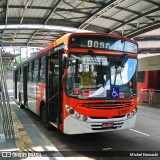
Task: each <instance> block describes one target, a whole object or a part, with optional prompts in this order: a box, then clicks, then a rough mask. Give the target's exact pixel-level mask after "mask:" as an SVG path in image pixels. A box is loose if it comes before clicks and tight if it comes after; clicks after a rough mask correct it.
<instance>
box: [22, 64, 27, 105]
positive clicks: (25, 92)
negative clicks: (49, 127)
mask: <svg viewBox="0 0 160 160" xmlns="http://www.w3.org/2000/svg"><path fill="white" fill-rule="evenodd" d="M27 79H28V67H27V66H24V67H23V96H24V97H23V98H24V106H27V105H28V103H27V102H28V99H27Z"/></svg>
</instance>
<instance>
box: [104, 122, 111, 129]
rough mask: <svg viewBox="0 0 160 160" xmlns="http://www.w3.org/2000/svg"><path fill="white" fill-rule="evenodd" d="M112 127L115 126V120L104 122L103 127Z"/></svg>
mask: <svg viewBox="0 0 160 160" xmlns="http://www.w3.org/2000/svg"><path fill="white" fill-rule="evenodd" d="M112 127H114V123H113V122H103V123H102V128H112Z"/></svg>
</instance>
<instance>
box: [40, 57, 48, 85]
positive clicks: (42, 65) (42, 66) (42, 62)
mask: <svg viewBox="0 0 160 160" xmlns="http://www.w3.org/2000/svg"><path fill="white" fill-rule="evenodd" d="M45 61H46V58H45V56H44V57H41V58H40V67H39V69H40V73H39V76H40V77H39V81H40V82H45Z"/></svg>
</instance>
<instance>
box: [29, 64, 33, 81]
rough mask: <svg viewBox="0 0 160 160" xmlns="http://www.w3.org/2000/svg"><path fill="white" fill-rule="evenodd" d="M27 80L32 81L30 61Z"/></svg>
mask: <svg viewBox="0 0 160 160" xmlns="http://www.w3.org/2000/svg"><path fill="white" fill-rule="evenodd" d="M28 81H29V82H31V81H32V73H31V63H29V64H28Z"/></svg>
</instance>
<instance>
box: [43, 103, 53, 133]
mask: <svg viewBox="0 0 160 160" xmlns="http://www.w3.org/2000/svg"><path fill="white" fill-rule="evenodd" d="M41 118H42V121H43V125H44V126H45V128H47V129H48V130H49V129H51V127H52V125H51V124H50V123H49V122H48V115H47V110H46V107H45V105H44V104H43V106H42V110H41Z"/></svg>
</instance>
